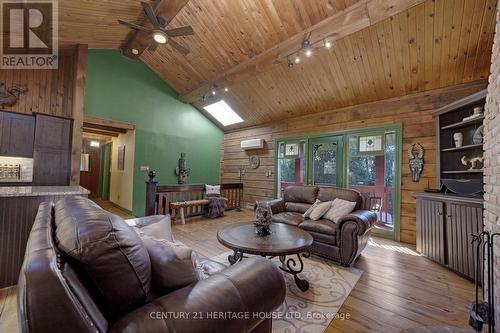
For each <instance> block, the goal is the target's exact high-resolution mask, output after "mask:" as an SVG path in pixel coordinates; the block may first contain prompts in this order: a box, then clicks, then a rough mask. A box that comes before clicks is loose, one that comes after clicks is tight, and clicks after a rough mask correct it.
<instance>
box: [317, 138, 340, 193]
mask: <svg viewBox="0 0 500 333" xmlns="http://www.w3.org/2000/svg"><path fill="white" fill-rule="evenodd" d="M312 170H313V175H312V176H313V179H312V180H313V184H316V185H336V184H337V143H336V142H320V143H315V144H313V146H312Z"/></svg>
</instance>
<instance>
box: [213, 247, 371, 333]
mask: <svg viewBox="0 0 500 333" xmlns="http://www.w3.org/2000/svg"><path fill="white" fill-rule="evenodd" d="M231 253H232V252H227V253H223V254H221V255H218V256H216V257H213V258H212V260H215V261H218V262H221V263H224V264H228V261H227V256H228V255H229V254H231ZM243 260H245V259H243ZM273 261H274V262H276V264H277V265H280V262H279V260H278V259H277V258H274V259H273ZM362 274H363V271H362V270H360V269H356V268H344V267H341V266H337V265H334V264H332V263H331V262H328V261H326V260H324V259H321V258H318V257H315V256H311V257H309V258H304V271H303V272H302V273H300V275H299V276H300V277H301V278H305V279H306V280H308V281H309V290H307V291H306V292H302V291H300V289H299V288H297V286H296V285H295V282H294V279H293V276H292V275H290V274H287V273H284V274H283V275H284V276H285V280H286V285H287V292H286V298H285V301H284V302H283V304H282V305H281V307H280V308H279V309H277V310H276V312H277V313H278V314H279V316H276V317H279V318H277V319H273V332H278V333H322V332H324V331H325V329H326V328H327V327H328V325H329V324H330V322H331V321H332V320H333V319H336V320H337V319H338V320H346V319H348V316H349V314H342V313H338V310H339V309H340V307H341V306H342V304H343V303H344V301H345V300H346V298H347V296H349V293H350V292H351V290H352V289H353V288H354V286H355V285H356V283H357V282H358V280H359V278H360V277H361V275H362Z"/></svg>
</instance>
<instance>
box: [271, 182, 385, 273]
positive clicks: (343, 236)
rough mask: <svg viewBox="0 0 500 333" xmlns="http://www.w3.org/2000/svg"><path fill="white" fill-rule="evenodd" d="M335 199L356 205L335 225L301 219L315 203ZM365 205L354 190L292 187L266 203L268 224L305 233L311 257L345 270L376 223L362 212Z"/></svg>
mask: <svg viewBox="0 0 500 333" xmlns="http://www.w3.org/2000/svg"><path fill="white" fill-rule="evenodd" d="M336 198H339V199H343V200H347V201H351V202H356V206H355V208H354V211H353V212H352V213H350V214H348V215H345V216H343V217H342V218H340V220H339V221H338V222H337V223H335V222H332V221H330V220H327V219H324V218H322V219H319V220H317V221H314V220H310V219H305V218H304V217H303V216H302V214H304V212H305V211H306V210H307V209H308V208H309V207H311V205H312V204H313V203H314V202H315V201H316V200H320V201H322V202H324V201H333V200H334V199H336ZM365 201H366V200H364V198H363V197H362V195H361V194H360V193H359V192H358V191H355V190H350V189H343V188H337V187H318V186H300V185H293V186H289V187H287V188H286V189H285V191H284V194H283V198H281V199H275V200H271V201H268V203H269V204H270V205H271V208H272V212H273V217H272V222H275V223H286V224H289V225H294V226H297V227H299V228H301V229H303V230H306V231H307V232H309V233H310V234H311V236H312V237H313V239H314V243H313V245H312V248H311V252H312V253H314V254H316V255H319V256H322V257H326V258H329V259H332V260H334V261H336V262H338V263H340V264H341V265H343V266H349V265H351V264H352V263H353V262H354V260H356V258H357V257H358V256H359V255H360V254H361V252H362V251H363V249H364V248H365V246H366V244H367V243H368V239H369V237H370V230H371V229H372V227H373V225H374V224H375V222H376V221H377V215H376V214H375V212H373V211H370V210H366V209H364V208H365Z"/></svg>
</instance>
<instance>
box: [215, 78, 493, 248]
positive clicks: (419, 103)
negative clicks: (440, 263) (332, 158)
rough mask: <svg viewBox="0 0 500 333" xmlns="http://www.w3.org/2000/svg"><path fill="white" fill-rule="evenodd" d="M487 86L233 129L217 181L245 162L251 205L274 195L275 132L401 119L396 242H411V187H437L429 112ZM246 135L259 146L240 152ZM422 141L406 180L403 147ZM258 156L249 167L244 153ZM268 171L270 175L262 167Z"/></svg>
mask: <svg viewBox="0 0 500 333" xmlns="http://www.w3.org/2000/svg"><path fill="white" fill-rule="evenodd" d="M486 85H487V82H486V81H485V80H480V81H475V82H472V83H467V84H462V85H458V86H454V87H448V88H441V89H436V90H431V91H427V92H423V93H422V92H420V93H415V94H411V95H407V96H403V97H396V98H391V99H387V100H382V101H377V102H372V103H367V104H362V105H357V106H350V107H346V108H341V109H335V110H331V111H326V112H320V113H316V114H314V115H304V116H301V117H295V118H291V119H288V120H283V121H278V122H273V123H268V124H264V125H261V126H256V127H252V128H248V129H242V130H235V131H231V132H228V133H226V134H225V135H224V142H223V145H222V147H223V148H222V149H223V150H222V154H221V160H222V162H221V182H222V183H225V182H226V183H228V182H237V181H239V178H238V168H239V167H240V166H244V167H245V170H246V171H245V176H244V177H243V183H244V188H243V202H244V204H246V205H253V203H254V202H255V200H262V199H270V198H272V197H273V196H274V179H275V174H274V156H275V147H274V140H275V139H276V138H280V137H291V136H300V135H305V134H321V133H324V134H327V133H332V132H336V131H343V130H346V129H356V128H366V127H373V126H377V125H383V124H394V123H402V124H403V149H402V152H403V154H402V156H403V159H402V166H401V172H402V193H401V235H400V236H401V241H403V242H407V243H415V239H416V238H415V228H416V224H415V212H416V211H415V209H416V202H415V198H413V197H412V196H411V194H410V193H411V192H412V191H422V190H424V188H425V187H427V186H428V185H429V186H430V187H434V186H436V184H435V181H436V150H435V149H436V148H435V121H434V118H433V117H432V115H431V113H432V111H434V110H435V109H437V108H439V107H440V106H443V105H445V104H447V103H449V102H451V101H453V100H457V99H460V98H462V97H465V96H467V95H470V94H472V93H474V92H477V91H479V90H481V89H484V88H485V87H486ZM249 138H263V139H264V140H265V141H266V146H265V148H264V149H260V150H253V151H243V150H241V148H240V142H241V140H244V139H249ZM417 142H419V143H421V144H422V145H423V146H424V148H425V157H424V158H425V166H424V171H423V173H422V177H421V179H420V181H419V182H418V183H414V182H412V180H411V175H410V172H409V169H408V158H407V156H406V151H407V149H408V147H409V146H410V145H411V144H413V143H417ZM253 154H255V155H258V156H259V157H260V159H261V165H260V166H259V168H258V169H250V167H249V162H248V157H249V156H250V155H253ZM267 170H272V172H273V174H272V176H271V177H269V178H268V177H266V176H265V172H266V171H267Z"/></svg>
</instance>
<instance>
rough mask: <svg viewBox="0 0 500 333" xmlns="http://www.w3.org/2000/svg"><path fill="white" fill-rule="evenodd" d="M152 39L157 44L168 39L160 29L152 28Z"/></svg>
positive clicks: (163, 42)
mask: <svg viewBox="0 0 500 333" xmlns="http://www.w3.org/2000/svg"><path fill="white" fill-rule="evenodd" d="M153 39H154V41H155V42H157V43H158V44H165V43H166V42H167V41H168V37H167V34H166V33H164V32H163V31H161V30H154V31H153Z"/></svg>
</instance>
